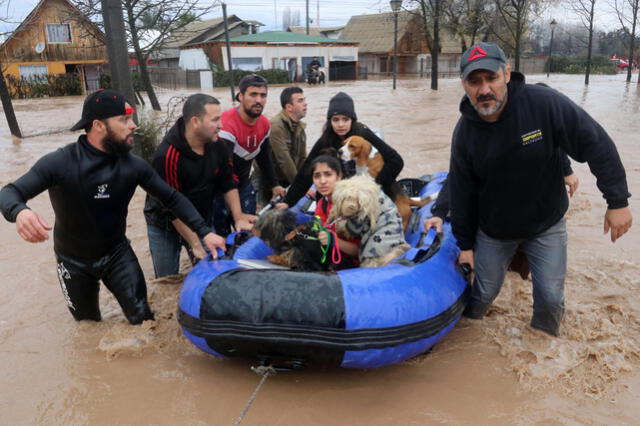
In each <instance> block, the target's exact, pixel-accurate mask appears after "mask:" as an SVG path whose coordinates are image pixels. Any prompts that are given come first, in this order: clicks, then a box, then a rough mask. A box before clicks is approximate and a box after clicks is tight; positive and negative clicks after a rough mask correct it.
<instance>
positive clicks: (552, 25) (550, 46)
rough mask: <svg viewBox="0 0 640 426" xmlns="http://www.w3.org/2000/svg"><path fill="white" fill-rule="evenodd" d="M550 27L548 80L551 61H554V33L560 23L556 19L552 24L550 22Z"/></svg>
mask: <svg viewBox="0 0 640 426" xmlns="http://www.w3.org/2000/svg"><path fill="white" fill-rule="evenodd" d="M549 26H550V27H551V41H549V67H548V68H547V78H549V73H550V72H551V61H552V59H551V58H552V56H551V54H552V51H553V32H554V31H555V29H556V27H557V26H558V23H557V22H556V20H555V19H552V20H551V22H549Z"/></svg>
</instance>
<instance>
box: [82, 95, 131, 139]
mask: <svg viewBox="0 0 640 426" xmlns="http://www.w3.org/2000/svg"><path fill="white" fill-rule="evenodd" d="M126 103H127V100H126V99H125V98H124V96H122V95H121V94H120V93H118V92H116V91H115V90H104V89H100V90H98V91H97V92H93V93H92V94H90V95H89V96H87V99H85V100H84V105H83V107H82V118H81V119H80V121H78V122H77V123H76V124H75V126H73V127H72V128H71V129H70V130H80V129H84V128H85V127H86V126H87V124H89V123H91V122H93V120H104V119H105V118H109V117H116V116H118V115H129V114H133V113H134V112H136V110H135V109H133V108H131V107H127V106H126Z"/></svg>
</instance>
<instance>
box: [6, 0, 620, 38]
mask: <svg viewBox="0 0 640 426" xmlns="http://www.w3.org/2000/svg"><path fill="white" fill-rule="evenodd" d="M7 1H8V2H9V3H8V6H7ZM203 1H207V3H208V2H209V0H203ZM600 3H601V4H602V6H601V10H600V13H599V14H598V16H597V18H596V24H599V25H600V26H603V27H604V26H606V29H607V30H612V29H614V28H617V27H619V24H618V23H617V21H615V19H614V18H613V16H612V15H611V8H610V6H609V5H608V4H603V2H600ZM36 4H38V0H0V5H2V6H1V7H0V18H5V17H8V18H9V20H11V21H13V22H21V21H22V19H24V18H25V17H26V15H27V14H29V12H30V11H31V10H32V9H33V8H34V7H35V5H36ZM318 6H319V9H318ZM287 8H289V9H290V10H291V11H295V10H297V11H299V12H300V17H301V22H300V24H301V25H303V26H304V25H305V20H304V16H305V0H227V13H228V14H230V15H231V14H235V15H237V16H239V17H240V18H241V19H251V20H257V21H260V22H262V23H263V24H265V27H263V28H262V29H261V31H267V30H274V29H282V14H283V12H284V11H285V10H286V9H287ZM318 10H319V15H320V21H319V22H320V25H321V26H337V25H344V24H346V23H347V21H348V20H349V18H350V17H351V16H352V15H361V14H371V13H379V12H388V11H390V10H391V9H390V7H389V2H388V1H387V0H309V17H310V19H311V20H312V21H313V23H311V24H310V25H312V26H315V25H316V22H317V17H318ZM221 15H222V11H221V9H220V8H216V9H214V10H213V12H212V13H211V16H210V17H212V18H213V17H216V16H221ZM550 17H554V18H555V19H556V20H557V21H558V22H559V23H560V24H562V23H563V22H569V21H572V20H575V14H574V13H573V12H572V11H571V10H570V9H569V8H567V7H566V6H561V7H557V8H553V9H550V10H549V11H548V12H547V13H546V14H545V17H544V18H546V19H550ZM13 28H15V24H14V25H9V24H5V23H0V32H6V31H9V30H11V29H13Z"/></svg>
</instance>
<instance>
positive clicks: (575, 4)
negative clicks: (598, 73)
mask: <svg viewBox="0 0 640 426" xmlns="http://www.w3.org/2000/svg"><path fill="white" fill-rule="evenodd" d="M569 6H570V7H571V9H573V11H574V12H575V13H576V15H578V17H579V18H580V22H581V23H582V25H583V26H584V27H585V28H586V29H587V31H588V33H589V41H588V42H587V69H586V70H585V73H584V84H586V85H588V84H589V74H590V73H591V54H592V51H593V21H594V14H593V11H594V9H595V6H596V0H569Z"/></svg>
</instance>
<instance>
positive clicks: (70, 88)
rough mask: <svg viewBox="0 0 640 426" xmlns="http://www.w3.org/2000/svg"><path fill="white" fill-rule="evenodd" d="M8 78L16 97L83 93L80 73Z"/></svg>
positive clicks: (13, 96)
mask: <svg viewBox="0 0 640 426" xmlns="http://www.w3.org/2000/svg"><path fill="white" fill-rule="evenodd" d="M6 79H7V86H8V87H9V93H10V94H11V97H12V98H14V99H27V98H44V97H47V96H70V95H81V94H82V86H81V82H80V76H79V75H78V74H48V75H33V76H31V77H26V78H25V77H20V78H16V77H14V76H12V75H7V76H6Z"/></svg>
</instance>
